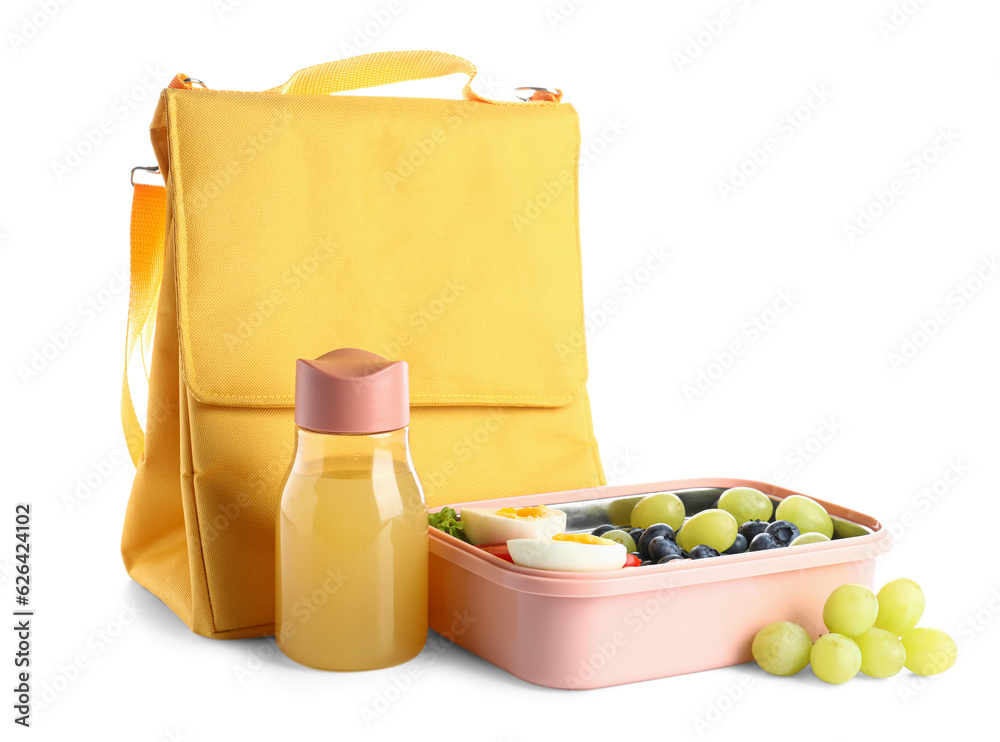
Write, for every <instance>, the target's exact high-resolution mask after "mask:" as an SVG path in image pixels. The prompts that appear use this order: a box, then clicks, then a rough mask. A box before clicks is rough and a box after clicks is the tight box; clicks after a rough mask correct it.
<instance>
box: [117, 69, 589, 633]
mask: <svg viewBox="0 0 1000 742" xmlns="http://www.w3.org/2000/svg"><path fill="white" fill-rule="evenodd" d="M454 72H464V73H466V74H468V75H469V78H470V83H471V79H472V77H473V76H474V75H475V67H473V66H472V65H471V64H470V63H468V62H466V61H465V60H462V59H460V58H458V57H454V56H451V55H448V54H442V53H438V52H389V53H378V54H369V55H365V56H362V57H355V58H353V59H348V60H343V61H341V62H333V63H329V64H325V65H319V66H317V67H312V68H307V69H305V70H302V71H300V72H298V73H296V74H295V75H294V76H293V77H292V79H291V80H289V82H288V83H286V84H285V85H283V86H280V87H278V88H273V89H271V90H268V91H265V92H257V93H243V92H228V91H217V90H209V89H203V88H198V87H194V86H193V85H192V83H191V82H190V80H189V79H188V78H186V77H185V76H183V75H178V76H177V77H176V78H175V79H174V80H173V82H172V83H171V85H170V87H169V88H167V89H166V90H165V91H164V92H163V94H162V96H161V98H160V101H159V104H158V106H157V109H156V113H155V116H154V120H153V123H152V126H151V136H152V142H153V148H154V150H155V153H156V159H157V161H158V163H159V168H160V171H161V173H162V175H163V177H164V178H165V186H151V185H142V184H137V185H135V188H134V194H133V209H132V255H131V259H132V279H131V280H132V286H131V292H130V303H129V328H128V339H127V350H126V373H125V379H124V384H123V393H122V420H123V426H124V429H125V435H126V439H127V441H128V445H129V450H130V452H131V454H132V457H133V460H134V462H135V463H136V466H137V472H136V476H135V481H134V484H133V488H132V494H131V497H130V499H129V503H128V508H127V511H126V516H125V525H124V532H123V537H122V556H123V559H124V561H125V566H126V568H127V569H128V572H129V574H130V575H131V576H132V577H133V578H134V579H135V580H137V581H138V582H139V583H140V584H142V585H144V586H145V587H146V588H148V589H149V590H150V591H152V592H153V593H154V594H156V595H157V596H159V597H160V598H161V599H162V600H163V601H164V602H165V603H166V604H167V605H168V606H169V607H170V608H171V609H172V610H173V611H174V612H175V613H176V614H177V615H178V616H179V617H180V618H181V619H183V620H184V622H185V623H186V624H187V625H188V626H189V627H191V629H192V630H193V631H195V632H197V633H198V634H202V635H204V636H209V637H213V638H241V637H252V636H266V635H269V634H271V633H273V622H274V546H275V544H274V530H275V514H276V509H277V504H278V501H279V498H280V489H281V484H282V481H283V478H284V475H285V472H286V470H287V467H288V463H289V461H290V458H291V454H292V446H293V440H294V423H293V419H292V406H293V401H294V380H295V360H296V359H297V358H315V357H317V356H319V355H321V354H323V353H325V352H327V351H330V350H332V349H335V348H340V347H356V348H363V349H365V350H369V351H372V352H374V353H378V354H380V355H383V356H385V357H388V358H392V359H400V360H405V361H407V362H408V363H409V364H410V381H411V394H412V399H411V409H412V414H411V427H410V435H411V444H412V452H413V459H414V463H415V466H416V470H417V472H418V474H419V476H420V478H421V481H422V483H423V485H424V491H425V495H426V499H427V502H428V505H429V506H435V505H441V504H446V503H449V502H458V501H465V500H471V499H484V498H496V497H504V496H515V495H524V494H531V493H541V492H550V491H557V490H563V489H574V488H581V487H592V486H598V485H601V484H604V474H603V471H602V468H601V463H600V458H599V456H598V450H597V443H596V441H595V439H594V435H593V431H592V423H591V415H590V406H589V401H588V397H587V391H586V386H585V384H586V380H587V359H586V349H585V342H584V334H585V333H584V310H583V301H582V295H581V264H580V245H579V227H578V224H579V218H578V194H577V172H578V157H579V148H580V134H579V123H578V119H577V115H576V112H575V111H574V109H573V108H572V107H571V106H570V105H568V104H565V103H562V102H561V100H560V99H561V94H560V93H555V94H547V93H545V92H541V93H540V94H538V95H536V96H535V99H534V100H531V101H529V102H525V103H508V102H494V101H489V100H486V99H484V98H482V97H480V96H479V95H477V94H476V93H475V92H474V91H472V89H471V85H466V87H465V90H464V91H463V95H464V99H463V100H441V99H428V98H391V97H370V96H359V95H353V96H350V95H329V93H336V92H342V91H346V90H352V89H359V88H363V87H372V86H375V85H382V84H386V83H390V82H396V81H402V80H410V79H420V78H427V77H437V76H442V75H446V74H450V73H454ZM154 321H155V327H156V331H155V340H154V342H153V346H152V354H151V361H150V366H149V375H148V383H149V395H148V402H147V412H146V419H145V431H143V429H142V427H141V426H140V423H139V420H138V418H137V415H136V413H135V410H134V408H133V403H132V395H131V391H130V389H129V384H128V376H129V375H128V368H129V358H130V357H131V355H132V351H133V349H134V348H135V347H136V346H138V345H139V343H140V341H141V342H143V343H148V342H149V341H150V338H151V334H152V327H153V324H154ZM343 518H344V525H345V527H349V526H350V518H351V514H350V513H348V512H345V513H344V514H343Z"/></svg>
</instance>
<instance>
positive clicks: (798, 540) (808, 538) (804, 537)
mask: <svg viewBox="0 0 1000 742" xmlns="http://www.w3.org/2000/svg"><path fill="white" fill-rule="evenodd" d="M829 540H830V539H829V538H828V537H827V536H824V535H823V534H822V533H816V532H815V531H812V532H810V533H803V534H801V535H799V536H796V537H795V538H794V539H792V543H790V544H789V546H804V545H805V544H819V543H822V542H824V541H829Z"/></svg>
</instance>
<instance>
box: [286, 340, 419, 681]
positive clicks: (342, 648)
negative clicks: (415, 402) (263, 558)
mask: <svg viewBox="0 0 1000 742" xmlns="http://www.w3.org/2000/svg"><path fill="white" fill-rule="evenodd" d="M409 417H410V413H409V383H408V378H407V365H406V363H403V362H400V361H397V362H392V361H389V360H387V359H385V358H382V357H381V356H378V355H375V354H374V353H368V352H366V351H363V350H356V349H353V348H344V349H341V350H335V351H333V352H331V353H327V354H326V355H323V356H321V357H319V358H317V359H316V360H314V361H307V360H299V361H298V363H297V366H296V375H295V424H296V446H295V453H294V457H293V461H292V465H291V468H290V470H289V474H288V478H287V481H286V483H285V486H284V490H283V492H282V496H281V506H280V508H279V510H278V522H277V529H276V560H275V561H276V568H275V572H276V575H275V578H276V579H275V597H276V606H275V634H276V638H277V642H278V647H279V648H280V649H281V651H282V652H284V653H285V654H286V655H287V656H288V657H290V658H291V659H293V660H295V661H296V662H299V663H301V664H303V665H308V666H309V667H314V668H317V669H322V670H370V669H375V668H380V667H389V666H391V665H396V664H399V663H401V662H405V661H406V660H409V659H411V658H412V657H414V656H415V655H417V654H418V653H419V652H420V650H421V649H422V648H423V646H424V642H425V641H426V638H427V510H426V507H425V505H424V498H423V492H422V490H421V488H420V482H419V480H418V479H417V476H416V474H415V472H414V471H413V464H412V462H411V459H410V451H409V443H408V428H407V426H408V425H409Z"/></svg>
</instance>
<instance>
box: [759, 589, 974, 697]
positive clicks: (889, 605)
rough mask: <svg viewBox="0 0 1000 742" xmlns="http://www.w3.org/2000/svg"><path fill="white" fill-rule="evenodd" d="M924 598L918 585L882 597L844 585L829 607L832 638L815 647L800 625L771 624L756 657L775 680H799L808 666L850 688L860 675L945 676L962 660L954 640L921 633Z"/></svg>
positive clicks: (825, 616) (825, 636)
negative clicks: (797, 676) (796, 677)
mask: <svg viewBox="0 0 1000 742" xmlns="http://www.w3.org/2000/svg"><path fill="white" fill-rule="evenodd" d="M923 612H924V593H923V590H921V589H920V585H918V584H917V583H916V582H914V581H913V580H907V579H902V578H901V579H898V580H893V581H892V582H890V583H888V584H886V585H884V586H883V587H882V589H881V590H879V592H878V595H876V594H875V593H873V592H872V591H871V590H869V589H868V588H867V587H865V586H863V585H853V584H848V585H841V586H840V587H838V588H837V589H836V590H834V591H833V592H832V593H831V594H830V597H829V598H827V601H826V604H825V605H824V606H823V623H824V624H826V627H827V629H829V630H830V633H829V634H823V635H822V636H820V637H818V638H817V639H816V641H815V643H813V642H812V641H811V639H810V637H809V634H808V633H807V632H806V630H805V629H803V628H802V627H801V626H799V625H798V624H794V623H791V622H790V621H779V622H777V623H772V624H768V625H767V626H765V627H764V628H762V629H761V630H760V631H759V632H757V635H756V636H755V637H754V640H753V645H752V647H751V652H752V653H753V658H754V659H755V660H756V661H757V664H758V665H760V667H761V668H762V669H763V670H765V671H767V672H769V673H771V674H772V675H794V674H795V673H797V672H799V670H801V669H803V668H804V667H805V666H806V665H807V664H811V665H812V670H813V673H814V674H815V675H816V677H818V678H819V679H820V680H823V681H825V682H827V683H833V684H840V683H846V682H847V681H848V680H850V679H851V678H853V677H854V676H855V675H857V674H858V672H862V673H864V674H865V675H868V676H869V677H873V678H889V677H892V676H893V675H895V674H896V673H898V672H899V671H900V670H901V669H902V668H903V667H906V668H907V669H908V670H910V671H911V672H914V673H916V674H918V675H936V674H938V673H941V672H944V671H945V670H947V669H948V668H950V667H951V666H952V665H954V664H955V660H956V658H957V656H958V648H957V647H956V646H955V642H954V641H953V640H952V638H951V637H950V636H948V635H947V634H946V633H945V632H943V631H941V630H939V629H929V628H917V622H918V621H919V620H920V617H921V616H922V615H923Z"/></svg>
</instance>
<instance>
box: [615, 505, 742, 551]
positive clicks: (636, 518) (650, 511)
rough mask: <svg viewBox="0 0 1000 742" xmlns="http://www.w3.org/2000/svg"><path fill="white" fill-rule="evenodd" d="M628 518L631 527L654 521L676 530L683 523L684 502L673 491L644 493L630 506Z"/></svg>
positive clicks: (639, 526) (645, 524) (650, 523)
mask: <svg viewBox="0 0 1000 742" xmlns="http://www.w3.org/2000/svg"><path fill="white" fill-rule="evenodd" d="M630 520H631V523H632V527H633V528H649V527H650V526H651V525H653V524H654V523H666V524H667V525H668V526H670V527H671V528H673V529H674V530H675V531H676V530H677V529H678V528H680V527H681V525H682V524H683V523H684V503H683V502H681V498H679V497H678V496H677V495H675V494H674V493H673V492H657V493H656V494H655V495H646V496H645V497H644V498H642V499H641V500H639V502H637V503H636V504H635V507H634V508H632V516H631V518H630ZM734 540H735V537H734ZM726 548H727V549H728V548H729V547H728V546H727V547H726Z"/></svg>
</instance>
